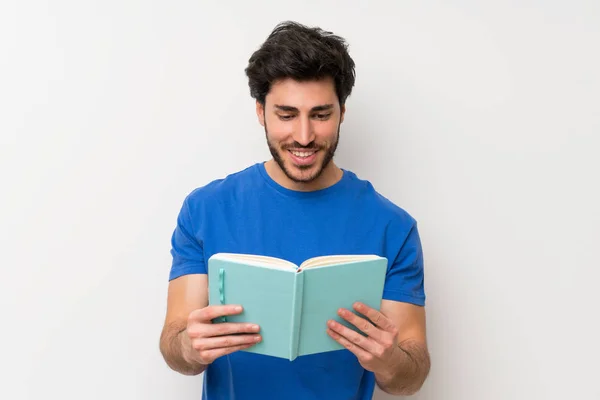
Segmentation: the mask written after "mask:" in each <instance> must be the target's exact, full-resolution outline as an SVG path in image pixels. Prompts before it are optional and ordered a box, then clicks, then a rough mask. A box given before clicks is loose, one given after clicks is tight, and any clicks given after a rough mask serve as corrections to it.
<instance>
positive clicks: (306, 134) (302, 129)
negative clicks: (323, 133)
mask: <svg viewBox="0 0 600 400" xmlns="http://www.w3.org/2000/svg"><path fill="white" fill-rule="evenodd" d="M298 121H299V122H298V127H297V129H296V132H295V133H294V140H295V141H296V142H298V144H300V145H302V146H308V145H309V144H311V143H312V142H313V141H314V140H315V134H314V130H313V126H312V123H311V121H310V118H308V117H304V118H298Z"/></svg>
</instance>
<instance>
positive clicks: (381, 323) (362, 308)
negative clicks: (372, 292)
mask: <svg viewBox="0 0 600 400" xmlns="http://www.w3.org/2000/svg"><path fill="white" fill-rule="evenodd" d="M353 308H354V309H355V310H356V311H358V312H359V313H361V314H362V315H364V316H366V317H367V318H369V319H370V320H371V321H373V323H374V324H375V325H376V326H378V327H380V328H381V329H383V330H384V331H387V332H392V331H393V330H394V329H395V325H394V324H393V322H392V321H391V320H390V319H389V318H388V317H386V316H385V315H383V314H382V313H381V312H379V311H377V310H376V309H374V308H372V307H369V306H367V305H366V304H364V303H361V302H356V303H354V305H353Z"/></svg>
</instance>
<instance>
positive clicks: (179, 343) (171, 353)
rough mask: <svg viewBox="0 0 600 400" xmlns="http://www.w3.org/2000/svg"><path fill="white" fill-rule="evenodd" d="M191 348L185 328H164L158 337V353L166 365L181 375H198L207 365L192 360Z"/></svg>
mask: <svg viewBox="0 0 600 400" xmlns="http://www.w3.org/2000/svg"><path fill="white" fill-rule="evenodd" d="M192 351H193V350H192V346H191V343H190V340H189V337H188V336H187V333H186V331H185V326H181V325H179V326H178V325H173V326H169V327H168V328H165V330H164V331H163V332H162V334H161V337H160V352H161V354H162V356H163V358H164V360H165V362H166V363H167V365H168V366H169V367H170V368H171V369H173V370H174V371H177V372H179V373H181V374H183V375H198V374H200V373H202V372H203V371H204V370H205V369H206V367H207V365H205V364H201V363H199V362H197V361H195V360H193V358H192V356H191V355H192Z"/></svg>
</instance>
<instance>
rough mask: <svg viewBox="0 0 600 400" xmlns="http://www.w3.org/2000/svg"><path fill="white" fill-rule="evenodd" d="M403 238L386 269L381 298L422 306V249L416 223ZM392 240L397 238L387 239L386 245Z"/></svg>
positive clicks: (423, 290)
mask: <svg viewBox="0 0 600 400" xmlns="http://www.w3.org/2000/svg"><path fill="white" fill-rule="evenodd" d="M398 236H399V235H398ZM403 236H404V235H403ZM405 236H406V238H405V239H404V241H403V243H402V245H401V247H400V249H399V250H398V251H397V254H396V256H395V257H394V258H392V260H391V265H390V266H389V268H388V272H387V276H386V280H385V286H384V291H383V298H384V299H385V300H395V301H402V302H406V303H412V304H415V305H419V306H424V305H425V289H424V267H423V249H422V246H421V239H420V237H419V231H418V229H417V224H416V222H414V223H413V225H412V227H411V228H410V230H409V232H408V234H407V235H406V234H405ZM394 240H398V237H395V238H394V237H391V236H390V237H388V238H387V241H388V244H389V243H391V242H392V241H394ZM396 248H398V247H397V246H396Z"/></svg>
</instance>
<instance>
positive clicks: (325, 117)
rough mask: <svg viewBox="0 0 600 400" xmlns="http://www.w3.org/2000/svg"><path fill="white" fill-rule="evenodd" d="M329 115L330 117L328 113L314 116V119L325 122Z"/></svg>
mask: <svg viewBox="0 0 600 400" xmlns="http://www.w3.org/2000/svg"><path fill="white" fill-rule="evenodd" d="M330 115H331V113H328V114H315V117H316V118H317V119H320V120H325V119H327V118H329V116H330Z"/></svg>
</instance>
